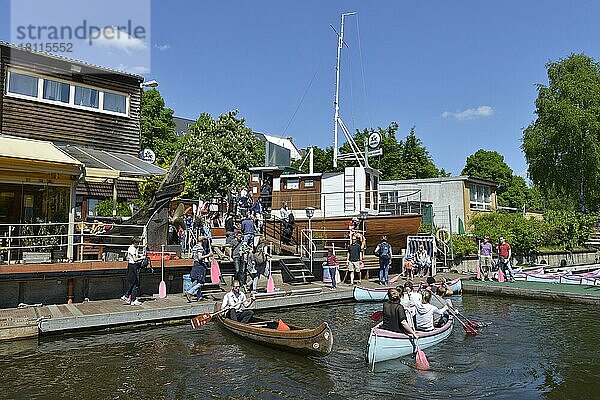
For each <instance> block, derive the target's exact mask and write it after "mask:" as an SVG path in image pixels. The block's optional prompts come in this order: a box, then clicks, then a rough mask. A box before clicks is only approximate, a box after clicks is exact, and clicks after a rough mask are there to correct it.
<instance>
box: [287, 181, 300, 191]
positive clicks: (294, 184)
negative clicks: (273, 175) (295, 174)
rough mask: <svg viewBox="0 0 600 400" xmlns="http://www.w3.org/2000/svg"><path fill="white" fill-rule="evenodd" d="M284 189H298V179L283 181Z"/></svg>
mask: <svg viewBox="0 0 600 400" xmlns="http://www.w3.org/2000/svg"><path fill="white" fill-rule="evenodd" d="M285 188H286V189H299V188H300V181H299V180H298V179H287V180H286V181H285Z"/></svg>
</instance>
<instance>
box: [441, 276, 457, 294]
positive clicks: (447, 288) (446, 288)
mask: <svg viewBox="0 0 600 400" xmlns="http://www.w3.org/2000/svg"><path fill="white" fill-rule="evenodd" d="M440 287H441V288H443V289H444V291H445V296H452V295H453V294H454V291H453V290H452V289H451V288H450V286H449V285H448V281H447V280H446V278H442V281H441V282H440Z"/></svg>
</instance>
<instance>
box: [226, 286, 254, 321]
mask: <svg viewBox="0 0 600 400" xmlns="http://www.w3.org/2000/svg"><path fill="white" fill-rule="evenodd" d="M254 300H255V297H254V295H252V296H250V298H249V299H247V298H246V295H245V294H244V293H242V292H240V281H238V280H234V281H233V285H232V286H231V291H230V292H228V293H227V294H226V295H225V297H223V304H221V309H224V308H231V309H230V310H229V311H228V312H227V317H228V318H229V319H232V320H234V321H237V322H241V323H243V324H247V323H248V322H250V320H251V319H252V317H253V316H254V312H253V311H252V310H248V309H247V307H249V306H250V304H252V302H253V301H254Z"/></svg>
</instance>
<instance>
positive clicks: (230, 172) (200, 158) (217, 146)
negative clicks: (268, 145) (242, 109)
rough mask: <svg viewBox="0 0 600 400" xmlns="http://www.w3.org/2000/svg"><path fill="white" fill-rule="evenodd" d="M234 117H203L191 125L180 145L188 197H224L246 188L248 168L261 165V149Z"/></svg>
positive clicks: (207, 115) (258, 142)
mask: <svg viewBox="0 0 600 400" xmlns="http://www.w3.org/2000/svg"><path fill="white" fill-rule="evenodd" d="M237 114H238V111H237V110H235V111H230V112H228V113H226V114H223V115H221V116H219V118H217V119H213V118H212V117H211V116H210V115H209V114H202V115H200V117H199V118H198V120H197V121H196V122H194V123H193V124H192V125H191V126H190V128H189V132H188V134H187V135H186V137H185V139H184V143H183V151H184V152H185V154H186V156H187V161H188V166H187V169H186V172H185V179H186V189H185V191H186V195H187V196H190V197H193V198H203V199H207V198H210V197H213V196H225V195H226V194H227V192H228V191H229V189H230V188H231V187H236V188H240V187H241V186H245V185H248V179H249V176H248V169H249V168H251V167H257V166H261V165H263V164H264V146H263V145H262V143H261V142H260V141H259V140H258V139H256V137H255V136H254V133H252V129H250V128H249V127H247V126H246V125H245V121H244V119H242V118H238V116H237Z"/></svg>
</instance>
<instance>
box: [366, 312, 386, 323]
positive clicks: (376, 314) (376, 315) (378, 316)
mask: <svg viewBox="0 0 600 400" xmlns="http://www.w3.org/2000/svg"><path fill="white" fill-rule="evenodd" d="M369 318H371V319H372V320H373V321H375V322H379V321H381V320H382V319H383V311H381V310H378V311H375V312H374V313H373V314H371V316H370V317H369Z"/></svg>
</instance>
